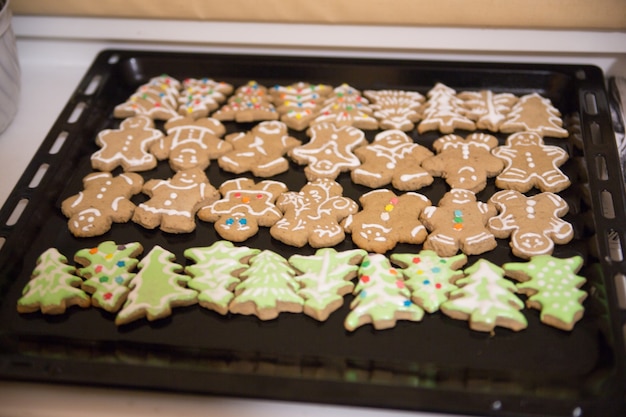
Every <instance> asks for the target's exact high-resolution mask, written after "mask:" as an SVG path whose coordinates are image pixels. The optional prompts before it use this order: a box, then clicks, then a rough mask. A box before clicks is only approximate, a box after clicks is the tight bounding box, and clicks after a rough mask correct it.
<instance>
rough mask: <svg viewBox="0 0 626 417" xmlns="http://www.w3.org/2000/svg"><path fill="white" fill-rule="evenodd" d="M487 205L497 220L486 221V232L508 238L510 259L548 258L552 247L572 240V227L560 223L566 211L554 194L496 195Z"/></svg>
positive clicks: (513, 193)
mask: <svg viewBox="0 0 626 417" xmlns="http://www.w3.org/2000/svg"><path fill="white" fill-rule="evenodd" d="M489 202H490V203H491V204H493V205H495V206H496V208H497V209H498V212H499V213H500V214H498V216H496V217H492V218H491V219H489V224H488V226H489V230H490V231H491V232H492V233H493V234H494V235H495V237H497V238H499V239H506V238H508V237H510V238H511V242H510V245H511V249H512V250H513V255H515V256H518V257H520V258H525V259H528V258H530V257H531V256H535V255H549V254H551V253H552V251H553V250H554V244H555V243H556V244H559V245H563V244H565V243H568V242H569V241H571V240H572V239H573V237H574V229H573V227H572V225H571V224H569V223H568V222H566V221H564V220H562V219H561V217H563V216H564V215H566V214H567V212H568V210H569V207H568V205H567V203H566V202H565V200H563V199H562V198H561V197H559V196H558V195H556V194H553V193H549V192H545V193H540V194H536V195H534V196H532V197H526V196H525V195H524V194H522V193H520V192H518V191H512V190H507V191H499V192H497V193H495V194H494V195H493V196H492V197H491V198H490V199H489Z"/></svg>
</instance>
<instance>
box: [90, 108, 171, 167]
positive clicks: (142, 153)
mask: <svg viewBox="0 0 626 417" xmlns="http://www.w3.org/2000/svg"><path fill="white" fill-rule="evenodd" d="M162 137H163V133H161V131H160V130H158V129H154V122H153V121H152V120H151V119H150V118H148V117H147V116H135V117H130V118H128V119H125V120H124V121H122V123H121V125H120V128H119V129H106V130H103V131H101V132H100V133H98V136H97V138H96V143H97V144H98V145H99V146H100V147H101V148H100V150H98V151H96V152H95V153H94V154H93V155H91V166H92V167H93V168H94V169H98V170H100V171H113V170H114V169H115V168H117V167H118V166H122V168H123V169H124V171H134V172H138V171H148V170H150V169H152V168H154V167H156V166H157V159H156V158H155V156H154V155H152V154H151V153H149V152H148V150H149V149H150V146H152V144H153V143H155V142H157V141H158V140H160V139H161V138H162Z"/></svg>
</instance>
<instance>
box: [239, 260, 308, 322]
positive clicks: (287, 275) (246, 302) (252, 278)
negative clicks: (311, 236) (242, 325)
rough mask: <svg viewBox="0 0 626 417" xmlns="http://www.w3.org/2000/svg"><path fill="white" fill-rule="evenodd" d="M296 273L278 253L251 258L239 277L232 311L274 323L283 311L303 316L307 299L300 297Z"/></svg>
mask: <svg viewBox="0 0 626 417" xmlns="http://www.w3.org/2000/svg"><path fill="white" fill-rule="evenodd" d="M295 275H296V271H295V269H293V268H292V267H291V265H289V263H288V262H287V260H286V259H285V258H283V257H282V256H280V255H279V254H277V253H275V252H272V251H269V250H264V251H262V252H261V253H259V254H258V255H256V256H254V257H253V258H252V259H250V267H249V268H248V269H246V270H245V271H244V272H242V273H241V274H240V277H241V279H242V282H241V283H240V284H238V285H237V287H235V298H234V299H233V301H232V302H231V303H230V307H229V308H230V312H231V313H235V314H245V315H255V316H257V317H258V318H259V319H261V320H272V319H275V318H276V317H278V315H279V314H280V313H282V312H290V313H301V312H302V310H303V306H304V300H303V299H302V297H300V296H299V295H298V288H299V285H298V282H297V281H296V279H295Z"/></svg>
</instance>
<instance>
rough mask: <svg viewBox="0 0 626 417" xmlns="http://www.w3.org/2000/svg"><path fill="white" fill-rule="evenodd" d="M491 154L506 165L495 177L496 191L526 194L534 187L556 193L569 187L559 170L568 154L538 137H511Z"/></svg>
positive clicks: (523, 133)
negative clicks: (502, 190) (497, 188)
mask: <svg viewBox="0 0 626 417" xmlns="http://www.w3.org/2000/svg"><path fill="white" fill-rule="evenodd" d="M492 153H493V155H495V156H496V157H498V158H500V159H502V160H503V161H504V162H505V164H506V166H505V168H504V170H503V171H502V173H501V174H500V175H498V176H497V177H496V186H497V187H499V188H503V189H507V190H516V191H519V192H521V193H525V192H526V191H529V190H530V189H531V188H533V187H537V188H538V189H539V190H541V191H550V192H553V193H558V192H559V191H562V190H564V189H566V188H567V187H569V186H570V180H569V178H568V177H567V175H565V174H564V173H563V172H562V171H561V170H560V169H559V167H560V166H561V165H563V164H564V163H565V161H567V159H568V154H567V152H566V151H565V150H564V149H562V148H560V147H558V146H549V145H546V144H544V142H543V139H541V136H540V135H539V134H538V133H535V132H519V133H514V134H512V135H511V136H509V137H508V138H507V139H506V144H505V145H504V146H498V147H497V148H495V149H494V150H493V152H492Z"/></svg>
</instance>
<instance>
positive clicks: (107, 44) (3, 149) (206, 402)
mask: <svg viewBox="0 0 626 417" xmlns="http://www.w3.org/2000/svg"><path fill="white" fill-rule="evenodd" d="M14 22H15V25H14V27H15V30H16V33H17V35H18V51H19V58H20V62H21V68H22V91H21V101H20V104H19V110H18V113H17V116H16V118H15V119H14V121H13V123H12V124H11V125H10V126H9V128H8V129H7V130H6V131H5V132H4V133H2V134H0V178H1V179H2V180H0V205H1V204H3V203H4V201H5V200H6V198H7V196H8V195H9V194H10V192H11V190H12V188H13V187H14V185H15V183H16V182H17V180H18V179H19V177H20V176H21V173H22V172H23V171H24V169H25V168H26V166H27V165H28V163H29V161H30V159H31V158H32V156H33V154H34V153H35V151H36V150H37V148H38V146H39V145H40V143H41V141H42V140H43V138H44V137H45V136H46V134H47V132H48V130H49V129H50V127H51V126H52V125H53V124H54V121H55V120H56V117H57V116H58V113H59V111H60V110H61V109H62V107H63V106H64V104H65V103H66V102H67V100H68V98H69V97H70V96H71V94H72V92H73V91H74V89H75V88H76V86H77V84H78V82H79V80H80V79H81V77H82V75H83V74H84V73H85V72H86V70H87V68H88V66H89V64H90V63H91V62H92V60H93V59H94V57H95V56H96V54H97V53H98V52H99V51H100V50H102V49H105V48H138V49H167V50H172V49H176V50H184V51H203V52H207V51H209V52H210V51H224V50H228V51H233V50H240V51H241V52H251V51H252V52H254V48H258V47H259V45H252V46H249V47H245V46H241V44H238V45H234V44H233V43H231V42H241V39H235V40H234V41H231V42H223V41H219V40H217V39H213V44H211V45H203V44H200V43H198V41H197V40H195V41H193V42H189V41H188V39H187V41H186V40H185V39H177V40H176V42H175V43H171V44H167V43H163V39H160V37H163V36H167V34H165V35H164V34H156V31H155V30H154V24H153V23H147V24H146V26H145V28H146V29H145V30H137V29H132V28H133V27H134V26H133V25H134V24H135V23H136V22H130V21H126V22H124V21H122V20H120V21H115V23H116V24H118V25H120V26H119V27H120V28H121V29H120V30H121V32H119V31H117V30H116V31H115V33H116V34H117V35H116V36H111V37H110V38H108V39H107V36H106V33H110V32H106V30H107V29H106V21H105V22H104V23H103V22H102V21H101V20H98V21H89V20H86V19H82V20H81V19H79V20H77V21H75V22H76V24H77V25H78V26H72V25H71V23H72V22H71V21H67V20H59V19H56V20H55V19H50V20H46V19H42V18H18V19H17V21H14ZM90 23H93V24H94V26H97V27H96V29H95V30H94V31H93V32H89V33H88V34H87V35H85V36H84V37H83V38H80V37H79V35H70V34H69V33H70V32H68V30H71V31H72V33H74V32H75V31H74V29H76V28H77V27H80V28H83V30H88V29H86V28H88V27H89V24H90ZM68 24H69V25H70V29H68V28H67V27H65V29H63V28H62V27H61V26H64V25H65V26H67V25H68ZM46 25H47V26H46ZM124 28H125V29H124ZM64 30H65V32H64ZM171 30H172V31H175V29H174V28H172V29H171ZM119 33H122V34H124V36H121V35H119ZM472 33H473V35H472V36H475V37H477V38H481V37H483V36H486V34H485V33H481V32H480V31H479V32H472ZM510 35H511V34H510ZM513 35H514V34H512V35H511V36H513ZM557 35H558V34H557ZM557 35H555V36H557ZM133 36H134V37H135V40H132V39H131V40H130V41H129V40H128V39H122V37H126V38H129V37H133ZM207 36H209V37H211V36H213V35H211V34H210V33H207ZM558 36H561V35H558ZM558 36H557V38H558ZM576 36H579V37H580V36H581V35H580V34H576ZM594 36H596V38H594V39H596V41H597V39H598V38H597V37H598V36H600V41H602V40H603V39H604V41H607V42H609V44H607V45H605V46H604V47H603V48H601V51H600V53H598V52H595V51H593V50H592V48H593V47H592V46H591V45H585V46H583V47H582V50H580V51H576V50H572V47H571V46H570V47H567V48H566V49H567V51H566V54H561V55H559V54H557V53H552V52H551V48H558V39H554V40H553V41H552V43H551V44H550V45H552V46H548V47H546V46H545V45H546V44H542V45H543V46H542V50H541V51H539V52H538V53H537V54H535V55H533V54H532V53H531V52H529V51H528V49H529V46H528V45H530V42H532V39H531V40H529V41H526V42H525V43H524V45H521V46H519V49H518V50H515V48H512V50H511V51H510V52H509V53H508V54H506V53H504V52H503V51H501V50H488V51H482V53H477V54H474V55H472V54H471V51H470V48H471V45H470V44H469V43H467V42H468V41H467V40H465V41H463V43H462V45H463V46H462V49H464V50H463V51H460V52H459V51H458V50H456V51H455V50H454V45H455V43H454V42H452V41H447V43H446V41H445V39H444V41H441V42H440V44H439V47H440V48H444V49H446V48H447V49H449V50H448V51H447V54H443V53H442V52H441V51H439V50H435V49H433V48H430V49H428V48H426V49H424V45H423V44H418V45H412V46H411V45H408V46H406V45H405V46H404V49H403V50H401V51H398V50H396V51H391V52H389V51H388V52H381V48H385V45H382V46H381V45H376V48H373V49H372V50H369V51H364V50H363V49H362V46H363V45H360V44H361V43H362V40H359V42H357V43H358V44H357V45H354V44H353V45H352V46H355V47H356V50H355V51H348V50H347V49H346V48H349V47H350V45H347V46H344V49H341V50H337V49H333V48H332V47H331V46H332V44H330V45H329V43H331V42H332V40H326V41H325V42H326V45H319V44H318V45H310V46H309V48H324V47H331V48H330V49H329V50H326V51H325V52H324V54H326V55H333V54H334V55H350V54H354V55H367V56H386V55H385V54H387V55H389V54H391V55H392V56H393V57H398V58H409V57H414V58H422V59H433V58H440V59H468V57H469V58H473V59H478V60H491V61H497V60H502V61H534V62H551V63H569V62H577V63H586V64H589V63H592V64H596V65H598V66H600V67H601V68H602V69H604V70H605V72H606V73H611V72H612V73H618V74H619V73H621V74H622V75H623V74H624V73H625V72H624V68H626V65H625V62H626V60H625V56H626V50H625V48H626V42H623V41H624V34H608V35H606V36H604V35H603V34H602V33H595V34H594ZM603 36H604V37H603ZM179 37H180V34H179ZM582 38H583V39H584V38H585V37H584V36H582ZM302 39H304V38H302ZM264 42H265V43H267V44H272V43H273V42H274V40H272V38H271V34H269V35H265V38H264ZM391 44H393V43H392V42H391V41H387V42H386V45H387V46H389V45H391ZM266 47H267V46H266ZM274 47H276V46H275V45H274ZM292 47H293V45H279V47H278V49H277V50H276V52H277V53H282V54H288V53H294V50H291V49H289V48H292ZM503 47H504V46H503ZM420 48H421V49H420ZM307 51H308V52H309V53H311V54H315V52H316V50H315V49H308V50H307ZM265 52H267V51H265ZM444 52H445V51H444ZM207 413H208V415H211V416H218V417H226V416H238V417H246V416H250V417H252V416H255V417H259V416H260V417H262V416H274V417H276V416H278V417H280V416H317V415H322V414H329V415H333V416H344V417H348V416H357V415H358V416H359V417H370V416H371V417H374V416H389V417H390V416H404V415H406V416H408V415H411V416H416V417H428V416H434V415H433V414H429V413H409V412H403V411H393V410H380V409H364V408H357V407H338V406H327V405H320V404H306V403H304V404H303V403H289V402H279V401H264V400H251V399H237V398H222V397H213V396H199V395H181V394H173V393H162V392H149V391H141V390H122V389H105V388H94V387H84V386H82V387H76V386H65V385H50V384H36V383H24V382H13V381H0V417H5V416H7V417H8V416H17V415H20V416H50V417H52V416H63V417H71V416H84V415H89V416H109V415H116V416H119V417H124V416H131V415H132V416H148V415H150V416H170V415H185V416H186V417H193V416H200V415H202V416H204V415H207ZM437 416H442V415H440V414H437Z"/></svg>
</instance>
